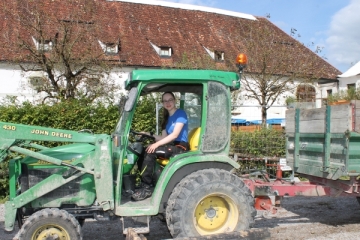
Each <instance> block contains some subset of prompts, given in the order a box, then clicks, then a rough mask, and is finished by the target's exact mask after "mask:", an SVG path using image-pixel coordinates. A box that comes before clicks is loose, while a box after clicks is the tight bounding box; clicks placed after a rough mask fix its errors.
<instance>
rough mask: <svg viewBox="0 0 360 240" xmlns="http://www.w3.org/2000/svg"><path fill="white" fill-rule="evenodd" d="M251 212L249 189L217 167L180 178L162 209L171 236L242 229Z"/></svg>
mask: <svg viewBox="0 0 360 240" xmlns="http://www.w3.org/2000/svg"><path fill="white" fill-rule="evenodd" d="M255 215H256V210H255V208H254V198H253V197H252V195H251V192H250V190H249V189H248V188H247V187H246V186H245V184H244V182H243V181H241V179H240V178H238V177H237V176H235V175H233V174H231V173H230V172H228V171H225V170H221V169H205V170H200V171H197V172H194V173H192V174H190V175H189V176H186V177H185V178H183V179H182V180H181V181H180V183H179V184H178V185H177V186H176V187H175V188H174V190H173V192H172V193H171V195H170V198H169V200H168V205H167V208H166V222H167V225H168V228H169V230H170V233H171V235H172V236H173V237H174V238H176V237H196V236H203V235H211V234H218V233H226V232H233V231H240V230H246V229H248V228H250V227H251V225H252V224H253V223H254V217H255Z"/></svg>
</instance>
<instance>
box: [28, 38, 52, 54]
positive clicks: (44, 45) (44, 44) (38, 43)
mask: <svg viewBox="0 0 360 240" xmlns="http://www.w3.org/2000/svg"><path fill="white" fill-rule="evenodd" d="M32 40H33V42H34V44H35V47H36V50H38V51H42V52H50V51H51V50H52V48H53V42H52V41H51V40H37V39H36V38H34V37H32Z"/></svg>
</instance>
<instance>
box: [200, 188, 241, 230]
mask: <svg viewBox="0 0 360 240" xmlns="http://www.w3.org/2000/svg"><path fill="white" fill-rule="evenodd" d="M238 220H239V211H238V208H237V206H236V204H235V202H234V201H233V200H232V199H231V198H229V197H228V196H225V195H223V194H211V195H208V196H206V197H204V198H203V199H201V200H200V201H199V202H198V204H197V206H196V208H195V212H194V221H195V222H194V225H195V228H196V230H197V231H198V233H199V234H200V235H209V234H216V233H222V232H231V231H233V230H234V229H235V227H236V225H237V223H238Z"/></svg>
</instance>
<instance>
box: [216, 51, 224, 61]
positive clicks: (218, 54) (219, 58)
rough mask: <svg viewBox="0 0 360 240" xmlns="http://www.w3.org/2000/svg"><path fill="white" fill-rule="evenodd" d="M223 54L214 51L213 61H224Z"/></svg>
mask: <svg viewBox="0 0 360 240" xmlns="http://www.w3.org/2000/svg"><path fill="white" fill-rule="evenodd" d="M224 55H225V54H224V52H221V51H215V61H220V62H222V61H224Z"/></svg>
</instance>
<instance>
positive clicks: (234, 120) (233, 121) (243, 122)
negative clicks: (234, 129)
mask: <svg viewBox="0 0 360 240" xmlns="http://www.w3.org/2000/svg"><path fill="white" fill-rule="evenodd" d="M231 123H232V124H245V123H246V119H241V118H231Z"/></svg>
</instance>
